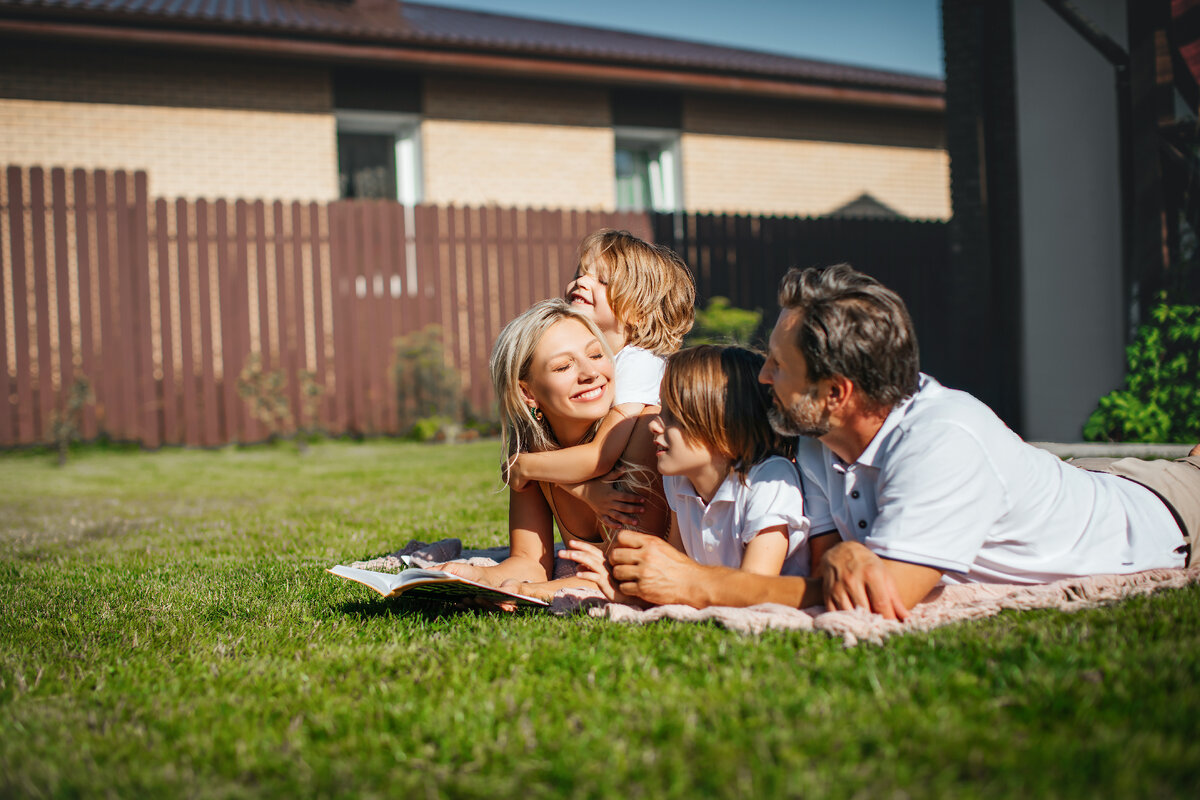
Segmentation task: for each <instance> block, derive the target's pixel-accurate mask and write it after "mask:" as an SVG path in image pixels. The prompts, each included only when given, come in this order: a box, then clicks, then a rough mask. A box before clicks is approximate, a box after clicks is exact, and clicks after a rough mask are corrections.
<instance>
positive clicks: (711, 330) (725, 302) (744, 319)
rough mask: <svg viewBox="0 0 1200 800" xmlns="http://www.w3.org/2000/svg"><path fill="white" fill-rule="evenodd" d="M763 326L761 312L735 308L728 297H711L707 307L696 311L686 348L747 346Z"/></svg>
mask: <svg viewBox="0 0 1200 800" xmlns="http://www.w3.org/2000/svg"><path fill="white" fill-rule="evenodd" d="M761 323H762V311H761V310H760V309H755V310H753V311H749V310H747V309H744V308H735V307H734V306H733V305H732V304H731V303H730V302H729V298H727V297H720V296H717V297H711V298H709V300H708V305H707V306H705V307H704V308H702V309H699V310H698V311H696V323H695V324H694V325H693V326H692V331H691V333H690V334H688V337H687V340H686V344H688V345H689V346H690V345H694V344H740V345H749V344H750V339H751V337H753V336H754V332H755V331H757V330H758V326H759V325H760V324H761Z"/></svg>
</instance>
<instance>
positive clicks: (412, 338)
mask: <svg viewBox="0 0 1200 800" xmlns="http://www.w3.org/2000/svg"><path fill="white" fill-rule="evenodd" d="M394 347H395V358H394V360H393V362H392V377H393V379H394V380H395V381H396V399H397V401H398V402H397V406H398V409H399V415H400V429H401V430H402V431H406V432H407V433H408V434H409V435H417V433H418V432H417V431H416V426H417V425H418V423H421V424H422V425H423V428H422V431H421V432H424V428H427V427H429V425H431V424H432V420H444V421H445V422H444V423H443V422H441V421H439V422H438V426H439V427H441V426H442V425H443V424H448V423H454V422H457V421H458V420H459V419H461V413H462V391H461V389H460V387H459V381H458V372H457V370H455V369H454V367H453V366H452V365H450V364H447V363H446V357H445V348H444V346H443V344H442V329H441V327H440V326H438V325H426V326H425V327H424V328H422V329H421V330H419V331H414V332H413V333H409V334H405V335H404V336H401V337H399V338H397V339H396V341H395V345H394ZM434 434H436V430H435V431H434ZM418 438H421V437H419V436H418ZM430 438H433V434H431V435H429V436H427V437H424V438H421V440H422V441H427V440H428V439H430Z"/></svg>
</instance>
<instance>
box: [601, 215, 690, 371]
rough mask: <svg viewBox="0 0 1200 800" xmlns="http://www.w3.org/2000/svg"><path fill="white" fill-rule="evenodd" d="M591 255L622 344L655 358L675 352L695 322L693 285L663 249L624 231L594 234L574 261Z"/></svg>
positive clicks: (679, 261)
mask: <svg viewBox="0 0 1200 800" xmlns="http://www.w3.org/2000/svg"><path fill="white" fill-rule="evenodd" d="M589 255H591V256H592V257H593V258H594V259H596V261H597V262H598V267H597V271H598V272H599V274H600V276H601V277H603V279H604V281H605V282H606V283H607V284H608V302H609V305H610V306H612V310H613V314H614V315H615V316H616V318H617V319H618V320H620V321H621V323H622V324H623V325H624V326H625V344H627V345H633V346H634V347H641V348H643V349H646V350H649V351H651V352H653V353H657V354H658V355H661V356H667V355H670V354H671V353H674V352H675V351H676V350H678V349H679V346H680V345H681V344H682V343H683V337H684V335H685V334H686V333H687V332H688V331H690V330H691V329H692V322H694V321H695V319H696V281H695V279H694V278H693V277H692V271H691V270H690V269H688V266H687V264H685V263H684V261H683V259H682V258H680V257H679V255H678V254H677V253H676V252H675V251H674V250H672V249H671V248H669V247H664V246H662V245H657V244H651V243H650V242H647V241H644V240H642V239H639V238H638V237H636V236H634V235H633V234H632V233H630V232H629V231H617V230H612V229H611V228H605V229H604V230H599V231H596V232H595V233H593V234H591V235H590V236H588V237H586V238H585V239H584V240H583V241H582V242H581V243H580V245H579V260H580V263H581V264H582V263H583V261H584V259H586V258H587V257H588V256H589Z"/></svg>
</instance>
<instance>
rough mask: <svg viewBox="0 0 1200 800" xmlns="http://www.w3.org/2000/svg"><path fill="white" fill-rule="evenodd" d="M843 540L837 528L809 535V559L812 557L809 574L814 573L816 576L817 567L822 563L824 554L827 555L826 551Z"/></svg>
mask: <svg viewBox="0 0 1200 800" xmlns="http://www.w3.org/2000/svg"><path fill="white" fill-rule="evenodd" d="M841 540H842V537H841V536H840V535H839V534H838V532H837V531H835V530H834V531H825V532H823V533H818V534H817V535H816V536H810V537H809V539H808V548H809V549H808V553H809V559H810V564H809V571H808V574H809V575H812V576H814V577H815V576H816V574H817V569H818V568H819V567H820V565H821V558H822V556H824V555H825V553H826V552H827V551H828V550H829V548H831V547H833V546H834V545H835V544H837V543H838V542H840V541H841Z"/></svg>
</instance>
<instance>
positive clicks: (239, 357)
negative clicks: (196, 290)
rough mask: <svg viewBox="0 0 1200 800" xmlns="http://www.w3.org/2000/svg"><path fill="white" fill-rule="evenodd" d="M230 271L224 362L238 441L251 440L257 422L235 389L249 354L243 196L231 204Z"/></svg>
mask: <svg viewBox="0 0 1200 800" xmlns="http://www.w3.org/2000/svg"><path fill="white" fill-rule="evenodd" d="M233 220H234V233H233V238H234V241H233V259H232V265H233V273H234V276H235V280H236V284H237V290H236V292H235V293H234V294H235V301H236V304H237V305H236V311H237V314H236V315H235V317H234V319H233V320H232V321H231V324H230V327H231V329H232V330H231V334H230V336H231V337H232V338H233V340H234V342H235V346H234V347H232V348H227V349H226V350H225V354H226V362H225V363H226V366H227V369H228V372H229V374H231V375H232V376H233V389H234V395H235V397H236V401H237V402H236V407H237V420H238V430H240V431H241V441H245V442H254V441H257V440H258V439H259V438H260V437H261V435H262V434H261V433H260V432H259V429H258V427H259V426H258V422H257V421H256V420H255V419H254V415H253V414H252V413H251V412H250V408H249V406H248V404H247V403H246V401H245V399H244V398H243V397H242V396H241V393H240V392H239V391H238V389H237V384H238V381H239V380H240V379H241V376H242V372H243V371H244V370H245V368H246V359H247V358H248V357H249V356H250V350H251V341H250V315H251V314H252V313H253V310H252V309H251V308H250V248H251V243H250V205H249V204H248V203H247V202H246V201H245V200H238V201H237V202H236V203H234V206H233Z"/></svg>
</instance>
